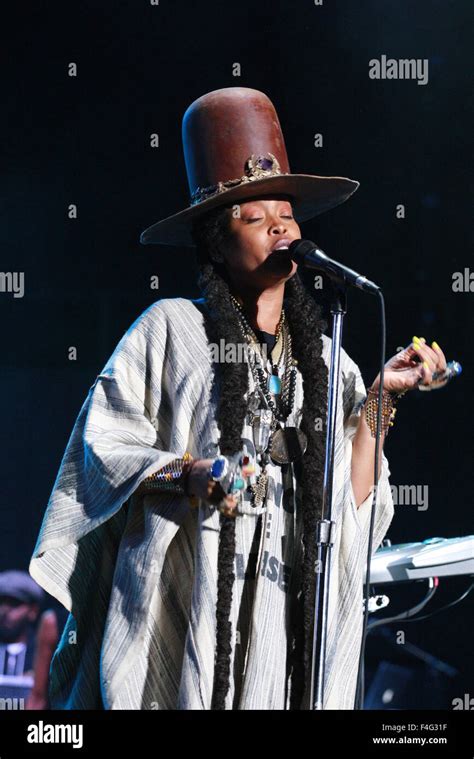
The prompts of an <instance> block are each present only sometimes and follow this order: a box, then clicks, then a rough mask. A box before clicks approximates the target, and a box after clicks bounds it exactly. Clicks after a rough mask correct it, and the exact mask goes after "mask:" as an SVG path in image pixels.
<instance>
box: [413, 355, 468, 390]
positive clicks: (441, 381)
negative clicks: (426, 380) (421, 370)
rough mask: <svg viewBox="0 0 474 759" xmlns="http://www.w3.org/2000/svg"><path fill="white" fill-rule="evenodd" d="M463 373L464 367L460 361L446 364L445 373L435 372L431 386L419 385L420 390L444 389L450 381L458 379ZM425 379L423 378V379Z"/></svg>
mask: <svg viewBox="0 0 474 759" xmlns="http://www.w3.org/2000/svg"><path fill="white" fill-rule="evenodd" d="M461 372H462V366H461V364H460V363H459V361H450V362H449V363H448V364H446V369H445V370H444V372H434V374H433V376H432V378H431V382H430V384H429V385H420V384H419V385H418V390H425V391H426V390H438V388H441V387H444V386H445V385H446V384H447V383H448V382H449V381H450V380H452V379H453V378H454V377H457V376H458V375H459V374H461ZM422 379H423V378H422Z"/></svg>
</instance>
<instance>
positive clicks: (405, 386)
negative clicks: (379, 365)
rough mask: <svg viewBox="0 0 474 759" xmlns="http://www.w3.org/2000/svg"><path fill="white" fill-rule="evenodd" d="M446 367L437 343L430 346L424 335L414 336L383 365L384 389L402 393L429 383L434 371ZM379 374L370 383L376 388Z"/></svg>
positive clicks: (441, 370) (372, 387) (443, 356)
mask: <svg viewBox="0 0 474 759" xmlns="http://www.w3.org/2000/svg"><path fill="white" fill-rule="evenodd" d="M445 369H446V357H445V355H444V353H443V351H442V350H441V348H440V347H439V345H438V343H436V342H433V343H431V347H430V346H428V344H427V343H426V341H425V338H424V337H419V338H418V337H414V338H413V342H412V343H410V345H409V346H408V347H407V348H405V349H404V350H403V351H400V352H399V353H396V354H395V355H394V356H392V358H391V359H390V360H389V361H387V363H386V364H385V367H384V379H383V385H384V389H385V390H388V392H390V393H404V392H406V391H407V390H413V389H414V388H416V387H418V386H419V385H429V384H430V382H431V380H432V378H433V374H434V373H435V372H443V371H444V370H445ZM379 384H380V374H378V375H377V377H376V379H375V381H374V382H373V384H372V385H371V389H372V390H377V389H378V386H379Z"/></svg>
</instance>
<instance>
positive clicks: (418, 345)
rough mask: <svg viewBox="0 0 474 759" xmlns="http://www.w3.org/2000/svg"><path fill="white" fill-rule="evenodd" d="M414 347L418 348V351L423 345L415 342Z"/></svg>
mask: <svg viewBox="0 0 474 759" xmlns="http://www.w3.org/2000/svg"><path fill="white" fill-rule="evenodd" d="M413 349H414V350H416V351H419V350H421V345H420V343H413Z"/></svg>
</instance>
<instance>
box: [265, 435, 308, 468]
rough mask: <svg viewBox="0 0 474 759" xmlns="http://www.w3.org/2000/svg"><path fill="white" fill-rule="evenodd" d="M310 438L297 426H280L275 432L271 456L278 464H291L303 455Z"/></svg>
mask: <svg viewBox="0 0 474 759" xmlns="http://www.w3.org/2000/svg"><path fill="white" fill-rule="evenodd" d="M307 447H308V438H307V437H306V435H305V434H304V432H303V431H302V430H300V429H298V428H297V427H284V428H282V427H280V428H278V429H277V430H275V432H274V433H273V437H272V444H271V446H270V457H271V459H272V461H274V462H275V463H276V464H289V463H290V462H291V461H296V459H299V458H301V457H302V456H303V454H304V452H305V451H306V448H307Z"/></svg>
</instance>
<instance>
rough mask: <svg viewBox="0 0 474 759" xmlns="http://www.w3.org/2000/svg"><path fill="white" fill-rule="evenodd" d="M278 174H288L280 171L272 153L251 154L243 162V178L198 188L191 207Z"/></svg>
mask: <svg viewBox="0 0 474 759" xmlns="http://www.w3.org/2000/svg"><path fill="white" fill-rule="evenodd" d="M278 174H288V172H286V171H285V172H282V171H281V169H280V164H279V163H278V161H277V159H276V158H275V156H274V155H273V153H265V155H258V156H257V155H254V154H253V153H252V155H251V156H250V158H247V160H246V162H245V174H244V176H242V177H240V179H229V180H227V182H218V183H217V184H213V185H209V186H208V187H198V188H197V189H196V190H195V191H194V192H193V194H192V195H191V205H192V206H195V205H197V204H198V203H202V201H203V200H207V199H208V198H211V197H212V196H213V195H218V194H219V193H222V192H226V191H227V190H230V189H232V187H238V186H239V185H241V184H247V183H248V182H255V181H256V180H258V179H265V178H266V177H273V176H276V175H278Z"/></svg>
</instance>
